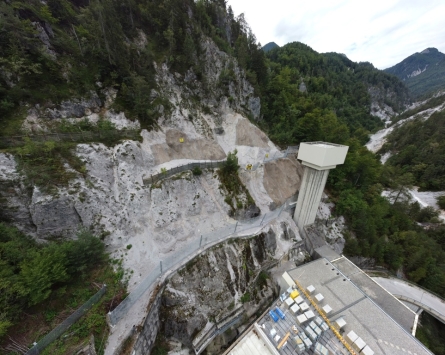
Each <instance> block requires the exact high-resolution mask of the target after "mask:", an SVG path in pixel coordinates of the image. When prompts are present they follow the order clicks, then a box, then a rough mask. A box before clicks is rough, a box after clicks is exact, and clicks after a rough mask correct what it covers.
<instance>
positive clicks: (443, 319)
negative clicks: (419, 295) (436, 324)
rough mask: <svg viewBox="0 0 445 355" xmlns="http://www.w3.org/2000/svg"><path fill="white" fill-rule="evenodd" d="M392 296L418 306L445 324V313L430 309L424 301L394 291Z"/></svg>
mask: <svg viewBox="0 0 445 355" xmlns="http://www.w3.org/2000/svg"><path fill="white" fill-rule="evenodd" d="M393 296H394V297H395V298H397V299H399V300H402V301H406V302H408V303H411V304H414V305H416V306H419V307H420V308H422V309H423V310H424V311H427V312H428V313H430V314H431V315H432V316H434V317H435V318H437V319H438V320H440V321H441V322H442V323H444V324H445V315H443V314H441V313H439V312H437V311H436V310H434V309H432V308H431V307H428V306H426V305H425V303H422V302H420V301H418V300H415V299H414V298H410V297H406V296H403V295H399V294H395V293H393Z"/></svg>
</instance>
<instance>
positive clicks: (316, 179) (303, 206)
mask: <svg viewBox="0 0 445 355" xmlns="http://www.w3.org/2000/svg"><path fill="white" fill-rule="evenodd" d="M328 175H329V170H316V169H313V168H311V167H309V166H306V167H305V168H304V175H303V181H302V182H301V187H300V192H299V194H298V202H297V206H296V208H295V214H294V221H295V223H296V224H297V226H298V228H299V229H300V230H302V229H303V227H304V226H306V225H308V224H312V223H314V222H315V217H316V215H317V209H318V206H319V205H320V201H321V196H322V194H323V190H324V187H325V185H326V180H327V178H328Z"/></svg>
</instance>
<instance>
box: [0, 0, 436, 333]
mask: <svg viewBox="0 0 445 355" xmlns="http://www.w3.org/2000/svg"><path fill="white" fill-rule="evenodd" d="M36 24H39V26H40V27H39V26H37V25H36ZM39 28H45V33H49V35H48V38H43V40H42V36H43V35H42V33H43V32H42V31H41V30H40V29H39ZM140 29H143V30H144V31H143V33H141V31H140ZM51 33H52V35H51ZM205 38H211V39H212V40H213V41H214V42H215V43H216V45H217V46H218V47H219V49H220V50H222V51H225V52H226V53H228V54H230V55H232V56H233V57H234V58H236V60H237V62H238V64H239V66H240V67H241V68H243V69H244V70H245V73H246V77H247V79H248V80H249V81H250V83H251V84H252V86H253V88H254V90H255V94H256V95H258V96H259V97H260V98H261V118H260V120H259V121H257V122H254V123H255V124H257V125H258V126H259V127H260V128H261V129H263V130H264V131H265V132H266V133H267V134H268V136H269V137H270V138H271V139H272V140H273V141H274V142H275V143H276V144H277V145H279V146H281V147H285V146H287V145H297V144H299V143H300V142H302V141H317V140H324V141H329V142H333V143H339V144H345V145H348V146H349V153H348V155H347V158H346V162H345V164H344V165H342V166H339V167H337V169H335V170H333V171H332V172H331V173H330V175H329V180H328V186H327V188H328V192H329V194H330V197H331V199H332V200H333V202H335V204H336V210H335V213H336V214H337V215H343V216H345V218H346V220H347V223H348V227H349V229H350V233H349V234H348V235H346V246H345V250H344V252H345V254H346V255H348V256H365V257H369V258H373V259H375V261H376V263H377V264H378V265H383V266H386V267H388V268H389V269H391V270H393V271H397V270H402V271H403V273H404V275H406V277H407V278H408V279H409V280H411V281H413V282H416V283H418V284H419V285H422V286H424V287H426V288H428V289H430V290H432V291H433V292H436V293H437V294H439V295H441V296H442V297H445V264H444V262H443V260H445V227H444V226H442V225H440V224H439V223H437V222H438V219H437V212H436V211H434V210H433V209H431V208H422V207H421V206H420V205H419V204H418V203H409V202H406V201H405V200H404V199H403V198H402V197H403V194H404V193H405V191H406V189H407V188H409V187H410V186H412V185H413V184H418V185H419V186H420V187H421V188H423V189H433V190H440V189H442V190H443V189H444V188H445V178H444V176H445V174H444V173H445V165H444V164H445V163H444V162H445V145H444V141H445V140H444V138H445V137H444V136H445V125H444V123H443V122H444V118H445V116H444V113H443V112H442V113H436V114H434V115H433V116H431V118H430V119H429V120H428V121H426V122H423V121H422V120H421V119H417V120H414V121H413V122H410V123H409V124H406V125H405V126H403V127H402V128H401V129H400V130H398V131H395V133H394V134H393V135H391V136H390V138H389V142H388V144H387V145H386V146H385V147H384V150H383V151H382V152H384V151H391V152H393V153H398V154H397V155H396V154H393V156H392V157H391V159H390V160H389V161H388V163H387V164H386V165H385V166H383V165H382V164H381V163H380V161H379V156H378V155H375V154H374V153H371V152H370V151H368V150H367V149H366V148H365V147H364V144H365V143H366V142H367V140H368V139H369V134H370V133H371V132H375V131H376V130H378V129H380V128H382V127H383V123H382V121H381V120H380V119H379V118H376V117H374V116H372V115H371V114H370V112H371V103H372V101H373V100H377V101H378V102H380V103H384V104H386V105H389V106H390V107H392V108H393V109H394V111H395V112H401V111H402V110H403V108H404V105H405V104H406V103H408V102H409V101H410V95H409V92H408V89H407V88H406V87H405V85H404V84H403V83H402V82H401V81H400V80H399V79H397V77H395V76H393V75H390V74H387V73H385V72H383V71H380V70H377V69H376V68H374V67H373V66H372V64H370V63H354V62H352V61H350V60H349V59H348V58H347V57H346V56H344V55H342V54H337V53H325V54H319V53H317V52H315V51H314V50H312V49H311V48H310V47H309V46H307V45H305V44H302V43H298V42H294V43H290V44H287V45H285V46H283V47H280V48H274V49H272V50H270V51H268V52H267V53H264V52H263V51H262V50H261V45H260V44H259V43H257V40H256V38H255V35H254V34H253V33H252V31H251V30H250V28H249V26H248V24H247V23H246V21H245V19H244V16H243V15H240V16H235V15H234V13H233V11H232V9H231V8H230V6H229V7H227V4H226V1H225V0H198V1H196V2H195V1H192V0H166V1H165V0H152V1H142V0H125V1H117V0H47V1H46V2H42V1H39V0H26V1H25V0H15V1H14V0H13V1H9V2H5V1H3V2H1V3H0V68H2V71H1V73H2V74H1V75H0V135H11V134H17V133H18V128H17V127H19V125H18V124H17V122H21V121H20V120H23V107H22V106H23V103H28V104H30V105H35V104H39V105H42V106H45V105H48V106H49V105H52V104H54V103H60V102H61V101H62V100H65V99H69V98H73V97H82V96H85V95H88V94H89V92H90V90H96V89H97V87H96V83H97V82H101V83H102V85H103V86H104V87H114V88H115V89H117V90H118V96H117V99H116V102H115V104H114V105H115V108H116V110H123V111H125V113H126V115H127V117H129V118H132V119H138V120H139V121H140V122H141V125H142V127H143V128H147V129H153V128H156V122H157V119H158V118H159V112H158V110H156V107H157V106H158V105H160V104H163V105H164V106H166V107H168V105H169V103H168V102H166V99H165V98H162V97H157V98H156V99H154V100H152V101H150V100H147V97H149V96H150V93H151V91H152V89H155V88H156V85H157V84H156V82H155V66H154V62H155V63H158V64H160V63H166V64H167V65H168V67H169V69H170V71H171V72H178V73H180V74H185V73H187V72H188V71H192V72H193V73H194V74H195V75H196V77H197V80H198V81H199V82H200V83H201V84H202V86H203V87H204V88H205V85H206V79H207V78H206V77H205V71H204V65H205V63H204V62H203V61H202V58H203V56H202V51H203V49H202V47H201V41H202V40H203V39H205ZM45 41H46V42H48V45H44V42H45ZM139 42H142V43H144V45H143V46H140V45H138V43H139ZM4 73H8V75H4ZM219 79H220V81H219V82H220V85H221V87H222V88H224V87H228V86H229V85H230V82H231V80H233V72H231V69H229V70H226V71H224V73H223V74H222V75H221V77H220V78H219ZM184 85H192V84H184ZM371 88H373V89H374V91H376V92H378V93H379V94H378V95H377V96H372V95H371V94H370V89H371ZM99 95H102V94H100V93H99ZM196 100H197V101H199V100H200V98H199V97H198V98H196ZM243 113H244V114H246V115H247V113H246V112H243ZM109 128H110V127H109ZM111 128H113V127H111ZM114 143H115V142H114V141H113V142H111V143H110V144H111V145H112V144H114ZM72 147H73V146H72V145H69V146H65V145H61V146H45V145H33V144H31V143H30V142H28V144H27V145H25V147H23V148H20V149H18V150H14V151H11V153H14V154H16V155H17V156H20V154H21V155H22V156H23V157H22V160H21V164H28V165H30V166H32V167H33V174H34V179H36V181H40V183H41V184H42V186H45V183H47V181H48V179H47V178H46V176H49V175H54V174H56V175H57V174H59V173H58V172H57V171H59V172H60V170H63V166H64V165H63V162H64V161H66V160H70V159H71V160H72V161H71V160H70V163H71V164H72V165H74V167H75V168H76V170H77V171H78V172H79V173H82V172H83V171H84V166H83V164H82V163H81V162H80V161H78V159H76V157H75V156H74V155H73V154H71V153H70V152H69V150H70V149H72ZM27 149H28V150H27ZM59 155H60V156H62V155H63V156H64V159H65V160H64V159H59V158H57V157H58V156H59ZM45 161H51V162H54V161H56V163H57V164H56V165H55V168H54V169H53V170H44V171H42V170H39V166H38V165H39V164H45ZM45 174H46V175H45ZM61 174H62V175H60V176H59V175H57V176H59V177H60V181H62V182H66V181H68V180H69V179H70V178H71V175H69V174H68V175H67V174H63V173H61ZM43 180H45V181H43ZM384 189H392V190H393V191H394V192H395V198H394V199H392V200H391V201H390V200H388V199H386V198H384V197H382V191H383V190H384ZM48 190H50V188H49V187H48ZM1 217H2V213H1V211H0V218H1ZM421 223H423V224H425V223H426V224H428V226H429V228H423V226H422V225H421ZM23 250H26V252H23ZM97 261H100V262H99V263H97V264H96V262H97ZM109 264H110V261H109V260H108V258H107V256H106V255H104V246H103V244H102V242H101V241H100V240H99V239H97V238H96V237H94V236H91V235H90V234H88V233H80V234H79V236H78V240H76V241H66V242H61V241H59V240H56V241H53V242H50V243H48V244H45V245H42V244H38V243H36V242H34V241H33V240H32V239H31V238H29V237H27V236H25V235H23V234H22V233H20V232H19V231H18V230H16V229H15V228H12V227H10V226H9V225H8V221H3V222H2V223H0V266H1V267H0V291H1V292H0V308H1V310H0V337H1V336H2V335H4V334H6V331H7V329H8V328H10V327H14V326H15V325H14V324H17V322H18V320H20V319H22V318H21V317H23V311H24V310H25V311H26V312H31V311H32V310H39V309H40V310H41V309H42V308H44V307H46V306H45V305H48V304H52V303H51V302H54V304H55V305H54V312H56V309H58V308H57V307H60V302H61V300H62V299H63V297H65V295H67V294H68V293H69V287H70V286H69V285H70V284H74V285H77V286H79V285H81V286H79V289H81V290H84V291H85V290H86V291H85V293H84V294H83V296H82V297H83V298H82V300H83V301H82V302H84V301H85V300H86V299H87V298H88V297H89V296H91V294H92V289H91V287H90V285H91V282H92V280H93V279H95V278H94V276H97V275H104V276H100V277H98V278H100V279H103V280H108V281H107V282H108V283H109V282H111V284H114V285H117V286H116V288H117V289H118V290H119V291H116V292H121V293H122V292H123V291H122V283H121V282H120V280H121V278H122V270H120V269H119V268H117V270H118V271H117V273H114V272H112V271H110V270H109V269H107V268H106V265H109ZM35 279H37V280H38V282H31V280H35ZM73 280H76V281H75V282H73ZM86 284H88V285H89V286H85V285H86ZM87 295H88V297H86V296H87ZM121 297H122V295H121ZM108 301H110V302H111V300H108ZM108 301H107V302H108ZM48 302H49V303H48ZM58 302H59V303H58ZM80 302H81V301H80V298H79V299H77V300H75V301H73V306H72V308H74V307H75V305H79V303H80ZM57 304H59V305H58V306H57ZM108 306H109V304H107V307H108ZM104 307H105V306H104ZM105 308H106V307H105ZM105 308H104V309H105ZM51 310H52V309H51ZM104 312H105V311H104ZM55 314H56V313H51V314H48V317H47V320H46V321H47V323H48V324H51V321H52V320H53V319H54V317H55ZM98 323H100V326H98V328H97V329H103V328H100V327H102V318H101V319H100V321H98ZM88 324H89V325H88V326H90V328H88V329H89V330H91V329H96V328H95V323H94V321H91V322H90V323H88ZM85 327H87V325H85ZM10 329H11V328H10ZM85 329H86V328H85ZM85 332H87V331H86V330H85ZM98 332H99V331H98ZM99 333H100V332H99Z"/></svg>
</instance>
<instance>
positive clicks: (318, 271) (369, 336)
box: [288, 257, 432, 355]
mask: <svg viewBox="0 0 445 355" xmlns="http://www.w3.org/2000/svg"><path fill="white" fill-rule="evenodd" d="M351 264H352V263H351V262H350V261H349V260H347V259H346V258H344V257H342V258H340V259H337V260H336V261H334V262H333V263H331V262H329V261H328V260H327V259H318V260H315V261H312V262H310V263H308V264H304V265H302V266H300V267H298V268H296V269H293V270H290V271H288V274H289V275H290V276H291V277H292V278H293V279H294V280H297V281H298V282H299V283H300V284H301V285H302V287H304V288H306V287H308V286H309V285H313V286H314V287H315V291H314V293H313V295H315V294H317V293H321V294H322V295H323V296H324V299H323V300H322V301H321V302H320V306H321V307H323V306H325V305H327V304H328V305H329V306H330V307H331V308H332V311H331V312H330V313H329V314H328V318H329V320H330V321H332V322H334V321H335V320H337V319H338V318H340V317H341V318H343V319H344V320H345V321H346V325H345V326H344V327H343V328H342V332H343V335H344V336H345V335H346V334H348V333H349V332H350V331H351V330H353V331H354V332H355V333H356V334H357V335H358V336H359V337H360V338H362V339H363V340H364V342H365V343H366V344H367V345H368V346H369V347H370V348H371V349H372V350H373V351H374V353H375V354H387V355H408V354H411V355H424V354H425V355H426V354H432V353H431V352H430V351H429V350H428V349H427V348H426V347H425V346H423V344H422V343H420V342H419V341H418V340H417V339H416V338H414V337H413V336H412V335H411V333H410V331H408V330H406V329H404V328H403V327H402V326H401V325H399V324H398V322H396V321H395V320H394V319H393V318H391V317H390V316H389V314H388V313H386V312H385V311H384V310H383V309H382V308H381V307H379V306H378V305H377V304H376V303H375V302H374V301H373V299H372V298H376V299H379V295H381V297H384V298H385V299H386V297H387V295H388V293H386V294H383V293H382V292H386V291H384V290H383V289H381V288H380V286H379V285H378V284H377V283H374V284H375V285H372V284H371V283H369V282H368V281H366V280H365V279H364V278H362V277H361V276H359V274H358V271H357V270H360V269H358V268H357V267H356V266H355V265H354V264H352V265H351ZM337 265H338V267H337ZM340 268H341V269H342V270H344V272H343V271H342V270H341V269H340ZM360 272H361V271H360ZM348 275H349V276H348ZM354 275H355V279H356V280H358V283H360V285H361V286H362V287H364V288H365V289H366V290H367V291H366V292H367V293H368V294H369V295H372V294H373V293H375V295H373V296H372V298H371V296H370V297H368V295H367V294H366V293H365V292H364V291H362V290H361V289H360V288H359V285H357V286H356V285H355V284H354V283H353V282H354V280H353V278H354ZM364 276H365V277H367V276H366V275H364ZM350 278H351V280H349V279H350ZM370 281H371V282H373V281H372V280H370ZM389 296H391V295H389ZM391 297H392V296H391ZM394 299H395V298H394ZM395 301H396V302H397V306H396V307H400V306H399V305H401V307H403V308H405V306H404V305H402V304H401V303H400V302H398V301H397V300H395ZM388 302H391V301H388ZM394 304H396V303H394ZM388 305H389V303H388ZM403 308H400V309H403ZM406 309H407V313H406V315H407V316H409V320H408V321H409V322H411V319H412V318H411V313H412V311H410V310H409V309H408V308H406ZM400 312H401V313H400V316H401V317H403V312H404V311H400ZM410 312H411V313H410ZM408 321H407V322H408ZM402 322H403V319H402ZM406 324H407V323H406Z"/></svg>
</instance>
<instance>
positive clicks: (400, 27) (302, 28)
mask: <svg viewBox="0 0 445 355" xmlns="http://www.w3.org/2000/svg"><path fill="white" fill-rule="evenodd" d="M228 5H231V6H232V8H233V11H234V13H235V15H238V14H240V13H242V12H243V13H244V14H245V17H246V20H247V22H248V23H249V25H250V26H251V28H252V31H253V33H254V34H255V35H256V37H257V39H258V41H260V42H261V43H262V44H263V45H264V44H266V43H268V42H272V41H273V42H276V43H277V44H278V45H280V46H282V45H284V44H286V43H289V42H293V41H299V42H303V43H305V44H307V45H308V46H310V47H312V48H313V49H314V50H316V51H317V52H338V53H344V54H346V55H347V56H348V57H349V58H350V59H351V60H354V61H369V62H371V63H373V64H374V65H375V66H376V67H378V68H380V69H384V68H387V67H390V66H392V65H394V64H397V63H398V62H400V61H402V60H403V59H404V58H406V57H408V56H409V55H411V54H413V53H415V52H420V51H422V50H424V49H425V48H428V47H436V48H438V49H439V50H440V51H441V52H445V40H444V39H445V25H444V15H445V1H443V0H429V1H422V0H374V1H372V2H371V1H366V2H365V1H363V0H362V1H357V0H356V1H353V0H313V1H307V0H306V1H303V0H275V1H264V0H256V1H254V0H229V1H228Z"/></svg>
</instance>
